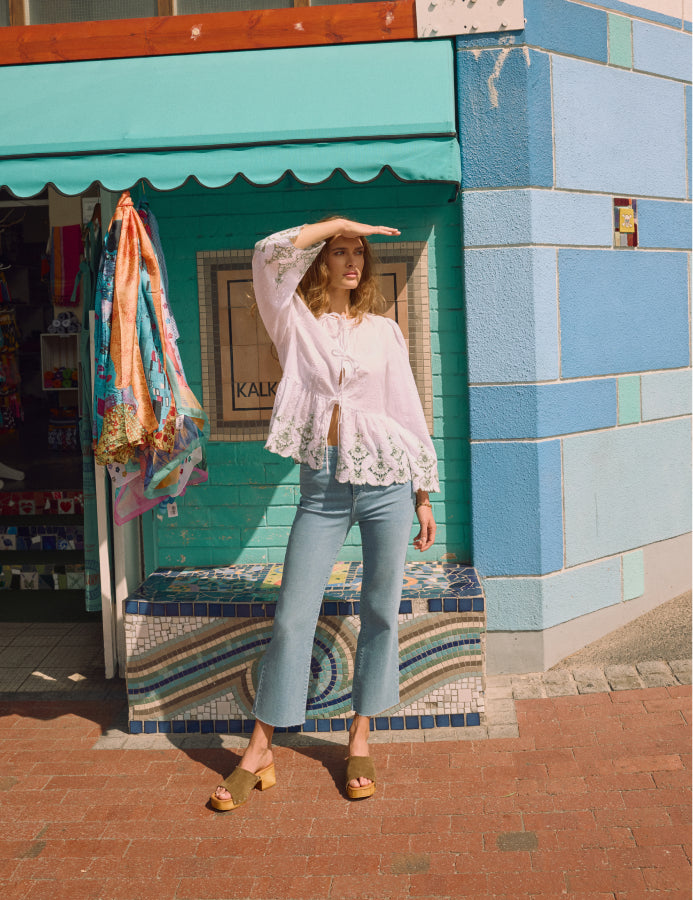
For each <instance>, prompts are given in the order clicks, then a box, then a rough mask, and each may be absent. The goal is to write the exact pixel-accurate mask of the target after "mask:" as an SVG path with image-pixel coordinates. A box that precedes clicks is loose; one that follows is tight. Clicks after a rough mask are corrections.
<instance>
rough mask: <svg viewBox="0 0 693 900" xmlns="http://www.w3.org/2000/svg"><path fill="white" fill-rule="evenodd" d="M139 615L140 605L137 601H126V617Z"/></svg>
mask: <svg viewBox="0 0 693 900" xmlns="http://www.w3.org/2000/svg"><path fill="white" fill-rule="evenodd" d="M138 613H139V605H138V603H137V600H126V601H125V615H131V616H136V615H137V614H138Z"/></svg>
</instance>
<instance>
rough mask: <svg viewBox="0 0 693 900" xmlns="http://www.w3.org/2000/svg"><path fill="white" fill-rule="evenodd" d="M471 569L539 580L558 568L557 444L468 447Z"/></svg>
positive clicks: (560, 546) (560, 541)
mask: <svg viewBox="0 0 693 900" xmlns="http://www.w3.org/2000/svg"><path fill="white" fill-rule="evenodd" d="M472 496H473V498H474V503H473V507H472V527H473V534H474V538H473V540H474V565H475V566H476V568H477V569H478V570H479V572H480V573H481V574H482V575H485V576H488V575H539V574H543V573H544V572H552V571H555V570H556V569H559V568H560V567H561V565H562V563H563V527H562V519H563V514H562V508H561V450H560V442H559V441H542V442H539V443H534V442H532V443H519V442H514V441H504V442H500V443H495V442H492V443H481V444H472Z"/></svg>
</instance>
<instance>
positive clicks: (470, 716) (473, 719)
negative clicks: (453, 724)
mask: <svg viewBox="0 0 693 900" xmlns="http://www.w3.org/2000/svg"><path fill="white" fill-rule="evenodd" d="M467 725H481V716H480V715H479V713H467Z"/></svg>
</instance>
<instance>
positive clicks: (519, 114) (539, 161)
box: [457, 44, 553, 188]
mask: <svg viewBox="0 0 693 900" xmlns="http://www.w3.org/2000/svg"><path fill="white" fill-rule="evenodd" d="M459 47H460V49H459V52H458V53H457V79H458V107H459V122H460V126H459V127H460V144H461V146H462V148H463V150H462V187H463V188H483V187H511V186H518V187H533V186H539V187H552V186H553V152H552V147H553V140H552V130H551V127H552V126H551V76H550V69H549V57H548V54H546V53H538V52H536V51H534V50H527V49H526V48H522V47H503V48H502V49H500V48H499V49H498V50H489V51H484V52H482V53H478V52H476V50H469V51H468V50H467V49H466V48H464V46H463V45H462V44H460V45H459ZM501 53H503V54H504V56H503V60H502V66H500V67H498V62H499V54H501ZM497 67H498V71H497V72H496V69H497Z"/></svg>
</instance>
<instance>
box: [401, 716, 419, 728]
mask: <svg viewBox="0 0 693 900" xmlns="http://www.w3.org/2000/svg"><path fill="white" fill-rule="evenodd" d="M404 724H405V725H406V727H407V730H411V729H412V728H418V727H419V717H418V716H405V717H404Z"/></svg>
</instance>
